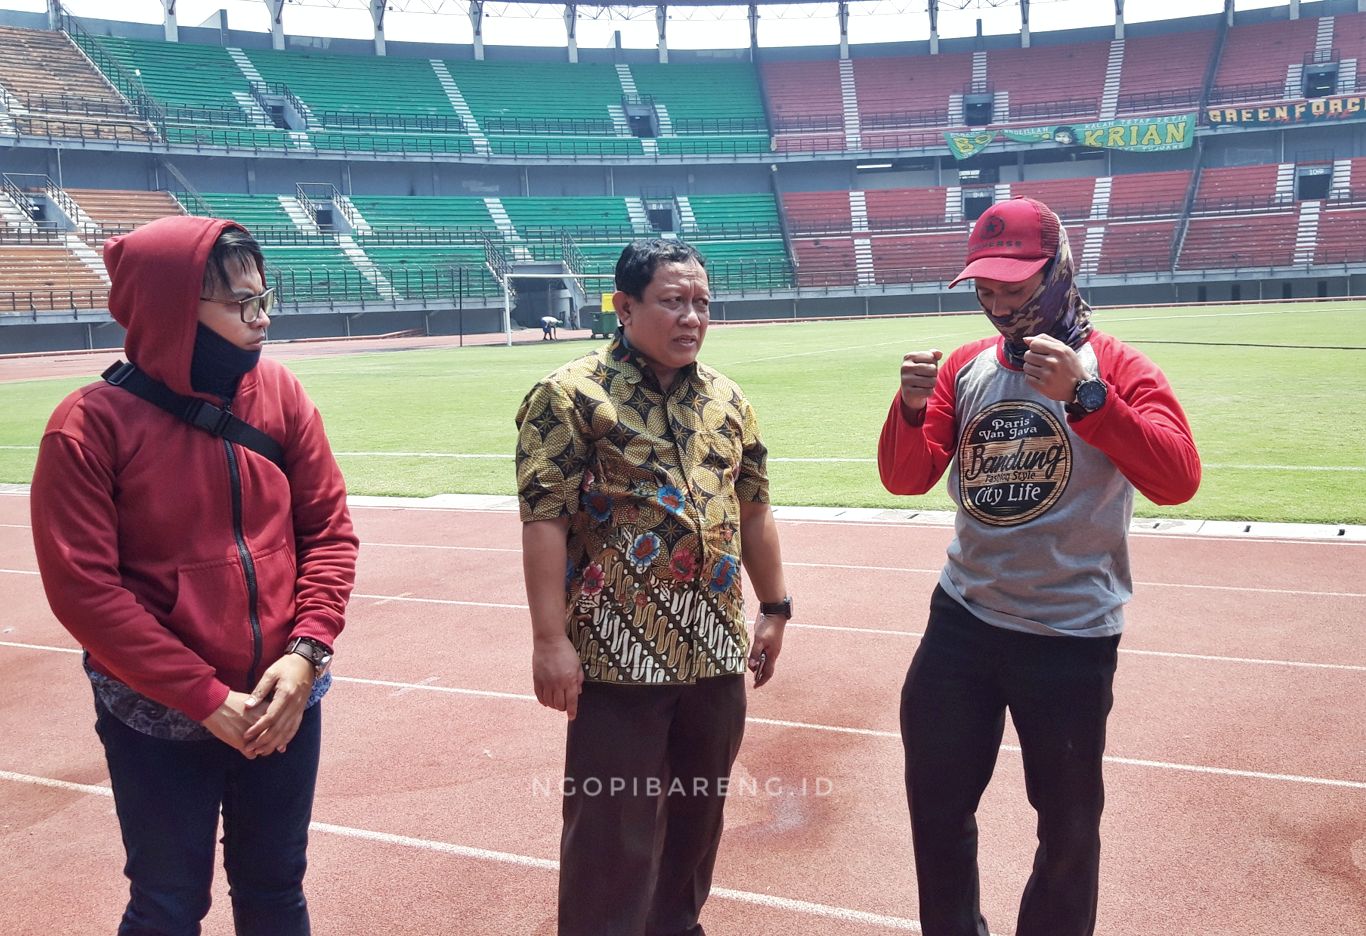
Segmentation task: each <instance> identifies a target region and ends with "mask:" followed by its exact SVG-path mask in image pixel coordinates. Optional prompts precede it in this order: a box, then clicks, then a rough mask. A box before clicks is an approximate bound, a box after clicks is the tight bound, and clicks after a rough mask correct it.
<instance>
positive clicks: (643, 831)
mask: <svg viewBox="0 0 1366 936" xmlns="http://www.w3.org/2000/svg"><path fill="white" fill-rule="evenodd" d="M704 263H705V261H704V260H703V258H702V257H701V255H700V254H698V253H697V251H696V250H694V249H693V248H692V247H690V246H688V245H686V244H680V243H678V242H674V241H662V240H655V241H637V242H635V243H633V244H631V245H630V246H628V247H627V248H626V249H625V251H623V252H622V255H621V259H620V260H619V261H618V262H617V268H616V282H617V287H618V290H619V291H618V292H617V293H616V294H615V295H614V296H613V303H614V305H615V306H616V310H617V316H618V318H619V319H620V321H621V330H620V331H619V332H618V333H617V335H616V337H615V338H614V339H613V340H612V342H611V343H610V344H608V345H607V346H606V347H604V348H601V349H599V350H598V351H595V352H593V353H592V354H588V355H585V356H584V357H581V358H578V359H577V360H574V361H571V362H569V363H568V364H566V365H564V366H563V367H561V368H560V369H559V370H557V371H555V372H554V373H553V374H551V375H550V376H549V377H547V378H545V379H544V380H542V381H541V382H540V383H538V384H537V385H536V386H535V387H533V388H532V390H531V392H530V393H529V394H528V395H527V397H526V400H525V401H524V402H523V403H522V407H521V409H520V410H519V412H518V413H517V426H518V438H517V487H518V494H519V498H520V502H521V515H522V521H523V528H522V529H523V533H522V547H523V564H524V567H525V573H526V590H527V599H528V604H529V605H530V608H531V621H532V629H533V634H534V651H533V655H532V675H533V680H534V682H535V687H536V697H537V698H538V699H539V700H540V701H541V703H542V704H543V705H547V706H549V707H551V708H555V709H558V710H560V711H563V712H565V713H566V714H567V715H568V717H569V732H568V742H567V746H566V756H565V781H564V831H563V837H562V840H561V846H560V901H559V932H560V934H561V936H606V934H612V936H646V934H650V936H683V934H688V936H696V934H701V933H702V928H701V926H700V925H699V924H698V915H699V914H700V912H701V910H702V904H703V902H704V901H705V900H706V898H707V894H708V891H709V890H710V887H711V873H712V867H713V865H714V864H715V861H716V851H717V846H718V844H719V841H720V836H721V824H722V810H723V807H724V804H725V791H726V790H725V788H726V783H727V780H728V778H729V776H730V770H731V765H732V764H733V763H734V761H735V755H736V753H737V752H738V750H739V747H740V739H741V736H742V735H743V733H744V724H745V685H744V675H745V671H746V669H749V670H752V671H754V676H755V685H756V686H762V685H763V684H764V683H766V682H767V681H768V680H769V678H770V677H771V676H772V675H773V669H774V666H775V664H776V663H777V660H778V655H779V653H780V651H781V649H782V638H783V629H784V625H785V624H786V623H787V620H788V618H789V617H791V614H792V603H791V599H790V598H789V597H788V596H787V591H786V588H785V586H784V583H783V573H782V558H781V555H780V551H779V546H778V533H777V526H776V524H775V523H774V520H773V515H772V513H771V512H770V510H769V506H768V478H767V475H766V473H765V472H766V468H765V462H766V460H767V450H766V449H765V448H764V445H763V442H761V441H760V439H759V432H758V426H757V424H756V422H755V418H754V412H753V410H752V409H751V408H750V405H749V402H748V401H747V400H746V399H745V397H744V395H743V394H742V393H741V391H740V388H739V387H738V386H736V385H735V384H734V383H733V382H731V381H730V380H728V379H726V378H725V377H723V376H722V375H721V374H719V373H717V372H716V371H714V370H712V369H711V368H708V367H705V366H703V365H700V364H698V363H697V352H698V350H699V349H700V348H701V347H702V340H703V338H704V337H705V336H706V333H707V322H708V316H709V304H710V301H711V296H710V292H709V290H708V286H707V272H706V269H705V266H704ZM742 562H743V564H744V567H745V569H746V570H747V571H748V572H749V576H750V581H751V583H752V584H753V586H754V590H755V592H756V594H757V595H758V597H759V599H760V611H759V613H758V615H757V617H756V619H755V624H754V629H753V635H752V639H751V635H750V634H749V633H748V628H747V627H746V621H745V615H744V607H743V595H742V592H741V586H740V565H741V563H742ZM656 855H658V856H659V859H658V862H657V863H656V862H655V859H654V856H656Z"/></svg>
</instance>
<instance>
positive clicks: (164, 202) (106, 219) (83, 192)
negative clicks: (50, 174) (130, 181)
mask: <svg viewBox="0 0 1366 936" xmlns="http://www.w3.org/2000/svg"><path fill="white" fill-rule="evenodd" d="M66 193H67V194H68V195H70V196H71V197H72V198H73V199H74V200H75V202H76V204H77V205H79V206H80V208H81V210H82V211H84V212H85V213H86V214H87V215H88V216H89V217H90V219H91V220H92V221H94V222H95V223H96V224H98V225H99V226H100V227H101V229H103V230H106V231H119V230H128V229H130V228H135V227H138V226H140V225H143V224H146V223H147V222H148V221H155V220H156V219H157V218H164V217H168V216H170V215H178V214H184V211H183V210H182V209H181V207H180V203H179V202H177V201H176V200H175V197H174V196H172V195H171V194H170V193H168V192H126V191H120V190H118V189H76V188H69V189H67V190H66Z"/></svg>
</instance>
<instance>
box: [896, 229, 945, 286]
mask: <svg viewBox="0 0 1366 936" xmlns="http://www.w3.org/2000/svg"><path fill="white" fill-rule="evenodd" d="M966 243H967V232H966V231H954V232H952V233H939V234H895V235H888V236H883V237H875V238H873V266H874V269H875V270H876V275H875V279H876V281H877V283H878V284H880V285H887V284H895V283H946V282H948V281H949V280H951V279H953V278H954V276H956V275H957V274H958V272H959V271H960V270H962V269H963V256H964V251H965V249H966V248H965V245H966Z"/></svg>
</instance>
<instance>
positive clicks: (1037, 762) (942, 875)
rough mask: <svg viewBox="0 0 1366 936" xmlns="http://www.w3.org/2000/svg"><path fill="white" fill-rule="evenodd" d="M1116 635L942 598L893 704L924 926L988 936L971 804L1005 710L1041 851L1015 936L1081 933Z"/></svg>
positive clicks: (1094, 868)
mask: <svg viewBox="0 0 1366 936" xmlns="http://www.w3.org/2000/svg"><path fill="white" fill-rule="evenodd" d="M1118 648H1119V637H1118V636H1114V637H1063V636H1057V637H1051V636H1043V635H1039V634H1027V633H1021V632H1018V631H1009V630H1004V629H1002V628H999V627H993V626H992V625H990V624H987V623H985V622H983V621H980V620H978V619H977V618H976V617H974V616H973V615H972V614H970V613H969V612H968V611H967V610H966V609H965V608H964V607H963V606H962V605H960V604H959V603H958V602H956V601H954V600H953V598H951V597H949V595H948V594H946V593H945V592H944V590H943V589H942V588H935V590H934V596H933V598H932V599H931V600H930V620H929V625H928V626H927V627H926V629H925V636H924V638H923V639H922V640H921V642H920V648H919V649H918V650H917V651H916V654H915V658H914V659H913V660H912V661H911V667H910V671H909V672H908V673H907V674H906V684H905V687H904V688H903V689H902V694H901V738H902V743H903V744H904V745H905V749H906V795H907V799H908V800H909V802H910V809H911V835H912V840H913V845H914V848H915V872H916V880H917V883H918V885H919V891H920V925H921V927H922V929H923V932H924V933H925V936H987V932H988V930H987V923H986V920H985V919H983V917H982V912H981V909H980V906H979V903H978V877H977V820H976V813H977V804H978V801H979V800H980V799H981V797H982V793H983V792H984V791H985V790H986V787H987V783H988V782H989V781H990V780H991V774H992V771H993V770H994V768H995V766H996V754H997V751H998V750H999V749H1000V746H1001V736H1002V732H1003V731H1004V729H1005V713H1006V710H1007V709H1008V710H1009V711H1010V716H1011V719H1012V720H1013V721H1014V723H1015V731H1016V734H1018V735H1019V738H1020V748H1021V751H1022V752H1023V758H1024V773H1025V792H1026V795H1027V796H1028V797H1029V802H1030V804H1031V805H1032V806H1033V807H1034V809H1035V811H1036V812H1037V813H1038V838H1039V847H1038V850H1037V851H1036V853H1035V856H1034V869H1033V873H1032V874H1031V875H1030V878H1029V882H1028V884H1026V886H1025V891H1024V896H1023V897H1022V898H1021V901H1020V914H1019V918H1018V920H1017V922H1016V924H1015V934H1016V936H1090V934H1091V933H1093V932H1094V931H1095V925H1096V897H1097V893H1098V884H1099V873H1100V816H1101V810H1102V809H1103V808H1104V805H1105V785H1104V783H1103V781H1102V777H1101V762H1102V756H1103V755H1104V753H1105V722H1106V719H1107V717H1108V716H1109V714H1110V708H1111V706H1112V704H1113V701H1114V696H1113V693H1112V686H1113V683H1114V676H1115V659H1116V656H1115V655H1116V653H1117V652H1118Z"/></svg>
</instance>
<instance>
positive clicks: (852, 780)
mask: <svg viewBox="0 0 1366 936" xmlns="http://www.w3.org/2000/svg"><path fill="white" fill-rule="evenodd" d="M355 514H356V518H357V523H358V525H359V528H360V531H361V535H362V538H363V540H364V543H365V545H364V546H363V548H362V552H361V566H360V574H359V581H358V584H357V594H358V597H357V598H355V599H354V600H353V602H352V607H351V613H350V616H349V621H350V623H349V626H348V629H347V631H346V633H345V635H344V636H343V638H342V640H341V642H340V646H339V660H338V664H337V673H338V676H339V677H341V678H340V679H339V681H338V683H337V684H336V686H335V687H334V689H333V691H332V693H331V695H330V696H329V697H328V700H327V703H326V721H327V729H326V733H325V736H324V754H323V764H322V773H321V779H320V783H319V792H318V802H317V807H316V809H315V811H314V819H315V821H316V822H317V823H319V824H320V825H319V826H318V828H317V830H316V831H315V834H314V836H313V840H312V847H311V869H310V872H309V878H308V890H309V894H310V898H311V903H312V907H313V916H314V928H315V932H317V933H319V934H395V936H397V934H429V933H436V932H440V933H459V934H495V936H503V934H549V933H553V931H554V927H553V918H554V908H555V884H556V875H555V872H554V870H553V868H552V867H551V865H550V863H551V862H553V861H554V860H555V858H556V856H557V852H558V836H559V800H558V797H557V796H556V795H555V794H554V792H553V790H554V788H555V784H556V783H557V782H558V779H559V776H560V767H561V758H562V752H563V736H564V728H563V716H560V715H558V714H557V713H553V712H551V711H549V710H546V709H543V708H541V707H540V706H538V705H537V704H536V702H535V700H534V699H533V698H532V697H531V695H530V677H529V665H528V659H529V652H530V648H529V643H530V641H529V628H528V624H527V620H526V613H525V610H524V609H523V608H522V607H521V606H522V604H523V601H524V598H523V594H522V587H521V569H520V557H519V554H518V546H519V526H518V523H517V519H516V516H515V514H512V513H508V512H479V511H459V510H457V511H441V510H398V509H386V508H358V509H357V510H356V511H355ZM27 524H28V500H27V497H25V496H23V495H8V496H5V495H0V570H4V571H0V588H2V589H3V595H4V597H5V604H6V606H7V610H8V613H7V614H6V615H5V617H4V618H3V621H2V622H0V642H3V645H0V685H3V686H4V687H5V689H4V693H3V695H0V737H2V738H4V741H5V743H4V744H3V746H0V849H3V850H2V851H0V856H2V857H0V933H3V934H16V936H17V934H35V936H36V934H43V936H59V934H71V936H87V934H90V933H94V932H110V931H112V929H113V928H114V922H115V920H116V919H117V917H118V914H119V912H120V910H121V907H122V904H123V901H124V900H125V899H126V882H125V881H124V879H123V878H122V876H121V875H120V868H121V866H122V853H121V848H120V845H119V838H118V827H117V824H116V822H115V819H114V816H113V811H112V801H111V800H110V799H109V798H108V796H107V795H101V793H100V791H98V790H91V789H83V788H80V787H71V786H60V787H53V786H44V785H41V782H40V781H43V780H53V781H62V782H64V783H65V784H68V785H70V784H76V785H95V786H103V785H106V784H107V783H108V778H107V774H106V771H105V768H104V762H103V756H102V752H101V751H100V749H99V744H98V741H97V740H96V738H95V735H94V732H93V730H92V729H91V724H92V721H93V713H92V710H91V701H90V691H89V688H88V686H87V684H86V681H85V678H84V677H83V676H82V674H81V672H80V666H79V661H78V658H77V657H76V656H75V654H74V653H67V652H61V651H60V650H59V649H56V648H65V649H68V650H70V649H74V644H73V643H72V641H71V639H70V637H69V636H68V635H67V634H66V632H65V631H63V630H62V629H61V628H60V627H59V626H58V625H57V624H56V622H55V621H54V620H53V619H52V617H51V615H50V613H49V612H48V610H47V605H46V602H45V600H44V598H43V595H42V589H41V587H40V584H39V582H38V579H37V577H36V576H35V575H31V574H23V573H25V572H31V571H32V570H33V569H34V560H33V554H32V546H31V543H30V532H29V530H28V528H27ZM780 528H781V531H782V535H783V546H784V553H785V557H786V559H787V560H788V562H789V568H788V581H789V583H790V587H791V589H792V591H793V593H794V594H795V595H797V596H798V601H799V606H798V607H799V617H798V619H797V620H796V621H794V622H793V625H792V627H791V628H790V629H789V632H788V637H787V645H786V647H785V651H784V654H783V657H782V660H781V663H780V666H779V670H778V674H777V676H776V677H775V679H774V682H773V683H772V684H771V685H770V686H768V687H766V688H765V689H763V690H760V691H758V692H755V693H753V694H752V695H751V702H750V717H751V723H750V725H749V727H748V730H747V735H746V739H745V744H744V747H743V748H742V750H741V753H740V759H739V761H738V763H737V765H736V778H737V783H741V784H744V783H746V782H748V781H750V780H751V779H752V781H753V784H754V786H753V787H752V788H748V789H744V788H742V790H741V791H740V792H739V793H737V794H736V795H735V796H734V797H733V799H732V800H731V802H730V804H729V806H728V811H727V819H728V821H727V828H726V833H725V838H724V840H723V842H722V847H721V857H720V860H719V863H718V867H717V872H716V888H717V889H716V891H714V894H713V898H712V900H711V902H710V903H709V904H708V905H707V909H706V912H705V914H704V917H703V922H704V923H705V924H706V925H707V927H708V929H709V931H710V932H712V933H713V934H717V936H722V934H779V933H781V934H795V936H817V934H819V936H826V934H850V936H864V934H867V936H873V934H878V933H891V932H898V931H901V932H905V931H915V929H914V925H913V922H912V921H913V920H914V919H915V917H916V898H915V883H914V871H913V866H912V861H911V854H910V842H909V823H908V820H907V818H906V806H905V801H904V797H903V792H902V788H901V770H902V767H901V747H900V742H899V740H898V739H897V736H896V731H897V705H898V695H899V690H900V685H901V680H902V677H903V676H904V672H905V668H906V665H907V664H908V663H909V661H910V658H911V654H912V653H913V652H914V650H915V646H916V639H917V634H918V633H919V631H920V629H921V627H922V626H923V623H924V619H925V615H926V609H927V603H928V598H929V593H930V590H931V588H932V587H933V584H934V581H935V577H936V576H937V574H938V569H939V566H940V564H941V563H942V559H943V550H944V546H945V545H946V543H947V541H948V539H949V536H950V531H949V530H947V529H941V528H933V527H928V528H927V527H913V526H894V525H887V526H879V525H869V524H858V525H853V524H840V523H813V522H791V521H789V522H783V523H782V524H781V527H780ZM429 547H441V548H429ZM1132 547H1133V553H1134V570H1135V578H1136V580H1137V581H1138V585H1137V586H1136V590H1137V597H1136V598H1135V599H1134V602H1133V603H1132V605H1131V606H1130V610H1129V615H1128V630H1127V633H1126V636H1125V638H1124V641H1123V643H1122V645H1121V661H1120V667H1119V675H1118V678H1117V682H1116V705H1115V711H1114V714H1113V716H1112V717H1111V720H1110V744H1109V758H1110V759H1109V762H1108V764H1107V767H1106V777H1107V784H1108V794H1109V795H1108V804H1107V810H1106V816H1105V824H1104V830H1103V834H1104V840H1105V851H1104V857H1103V868H1102V878H1101V883H1102V890H1101V904H1100V925H1099V929H1098V932H1100V933H1103V934H1107V936H1150V934H1151V936H1157V934H1162V936H1169V934H1195V933H1199V934H1201V936H1223V934H1227V936H1235V934H1236V936H1272V934H1275V936H1285V934H1293V936H1299V934H1320V933H1324V934H1326V933H1333V934H1360V933H1366V701H1364V700H1366V691H1364V690H1366V613H1363V612H1366V585H1363V583H1366V545H1363V544H1355V545H1354V544H1348V543H1327V542H1296V543H1290V542H1277V541H1266V540H1262V541H1255V540H1254V541H1232V540H1210V539H1205V538H1198V537H1184V538H1176V537H1170V538H1163V537H1155V536H1136V537H1135V538H1134V539H1133V541H1132ZM16 645H21V646H16ZM376 681H379V682H376ZM1005 744H1006V749H1005V750H1003V752H1002V754H1001V758H1000V762H999V764H998V767H997V771H996V777H995V779H994V781H993V783H992V786H991V788H990V789H989V790H988V792H987V795H986V797H985V798H984V800H983V803H982V809H981V813H980V817H979V818H980V823H981V828H982V851H981V866H982V881H983V894H982V900H983V905H984V909H985V911H986V914H987V918H988V920H990V921H991V923H992V925H993V931H994V932H996V933H1009V932H1011V930H1012V929H1013V924H1014V911H1015V906H1016V903H1017V901H1018V898H1019V893H1020V890H1021V888H1022V886H1023V884H1024V880H1025V878H1026V876H1027V874H1028V870H1029V866H1030V861H1031V859H1032V853H1033V845H1034V842H1033V830H1034V819H1033V815H1032V813H1031V811H1030V809H1029V806H1028V804H1027V802H1026V800H1025V795H1024V784H1023V776H1022V773H1021V769H1020V762H1019V756H1018V753H1017V752H1016V751H1014V750H1013V748H1012V747H1011V745H1013V744H1014V739H1013V737H1011V736H1010V735H1009V733H1008V735H1007V738H1006V742H1005ZM548 791H549V792H548ZM367 835H368V836H369V837H364V836H367ZM604 873H611V869H604ZM215 895H216V901H217V902H216V904H215V906H214V909H213V910H212V911H211V913H210V917H209V920H208V923H207V926H206V932H208V933H211V934H217V933H228V932H230V931H231V925H230V922H229V915H228V910H227V898H226V886H225V884H224V883H223V882H222V881H220V882H219V885H218V888H217V890H216V891H215Z"/></svg>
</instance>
